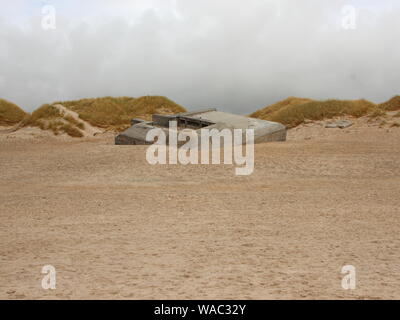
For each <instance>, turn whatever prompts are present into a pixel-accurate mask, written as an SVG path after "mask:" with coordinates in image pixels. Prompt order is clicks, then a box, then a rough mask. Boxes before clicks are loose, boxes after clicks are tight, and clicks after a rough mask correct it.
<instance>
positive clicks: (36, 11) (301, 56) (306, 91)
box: [0, 0, 400, 113]
mask: <svg viewBox="0 0 400 320" xmlns="http://www.w3.org/2000/svg"><path fill="white" fill-rule="evenodd" d="M32 3H33V4H32ZM65 3H66V2H61V1H41V2H39V1H36V2H32V1H29V3H28V1H21V0H20V1H18V7H19V8H20V11H18V12H16V11H15V10H13V11H12V15H10V14H7V13H9V12H8V11H7V8H4V9H5V10H3V14H1V15H0V66H1V67H0V97H3V98H7V99H9V100H11V101H13V102H15V103H17V104H19V105H21V106H22V107H24V108H25V109H27V110H32V109H34V108H36V107H37V106H39V105H40V104H42V103H45V102H51V101H56V100H66V99H75V98H81V97H91V96H93V97H94V96H106V95H113V96H119V95H128V96H141V95H147V94H157V95H165V96H168V97H170V98H172V99H174V100H175V101H177V102H178V103H181V104H182V105H184V106H186V107H187V108H197V107H211V106H213V107H218V108H220V109H222V110H230V111H233V112H238V113H250V112H252V111H254V110H255V109H257V108H259V107H262V106H265V105H267V104H269V103H272V102H274V101H276V100H279V99H282V98H285V97H287V96H291V95H296V96H302V97H313V98H320V99H326V98H344V99H345V98H362V97H363V98H367V99H371V100H373V101H383V100H386V99H388V98H390V97H391V96H392V95H394V94H398V93H399V92H398V90H399V88H398V83H400V79H399V78H400V65H399V63H398V57H399V56H400V45H399V44H398V41H397V39H399V36H400V21H399V20H398V19H397V17H398V16H399V13H400V8H399V5H398V4H396V2H395V1H381V3H382V5H381V6H378V7H376V5H375V6H372V4H371V3H370V2H368V1H367V2H363V3H364V4H361V2H360V1H353V2H352V1H350V2H348V1H342V0H335V1H321V0H305V1H297V2H295V1H290V0H279V1H278V0H269V1H268V0H249V1H246V2H243V1H239V0H218V1H215V0H213V1H212V0H202V1H195V0H182V1H179V0H178V1H174V0H171V1H166V0H162V1H161V0H146V1H141V0H138V1H123V0H120V1H112V2H111V1H104V0H100V1H92V0H88V1H85V2H83V3H84V4H81V2H78V1H68V2H67V3H68V5H66V4H65ZM44 4H52V5H54V7H55V8H56V14H57V15H56V18H57V20H56V23H57V24H56V29H55V30H43V29H42V27H41V19H42V13H41V7H42V6H43V5H44ZM348 4H350V5H354V6H355V8H356V10H357V13H358V15H357V20H356V29H355V30H345V29H343V27H342V19H343V13H342V7H343V6H344V5H348ZM10 10H11V9H10ZM10 12H11V11H10Z"/></svg>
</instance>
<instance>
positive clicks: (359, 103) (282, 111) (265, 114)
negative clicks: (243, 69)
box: [251, 98, 378, 128]
mask: <svg viewBox="0 0 400 320" xmlns="http://www.w3.org/2000/svg"><path fill="white" fill-rule="evenodd" d="M289 99H293V98H289ZM296 99H299V98H296ZM306 100H307V99H306ZM297 101H298V102H300V103H289V104H284V105H281V106H280V107H277V105H278V104H279V103H278V104H275V105H272V107H274V110H272V111H268V110H264V109H268V108H269V107H266V108H264V109H262V110H259V111H258V112H256V113H253V114H252V115H251V116H252V117H257V115H261V117H257V118H261V119H264V120H269V121H274V122H279V123H282V124H284V125H286V126H287V127H288V128H294V127H296V126H298V125H300V124H302V123H304V122H305V121H307V120H313V121H318V120H323V119H332V118H334V117H337V116H343V115H349V116H353V117H357V118H358V117H361V116H364V115H367V114H371V113H373V112H375V111H376V110H377V109H378V108H377V106H376V105H375V104H374V103H372V102H369V101H367V100H327V101H309V102H305V103H304V100H303V101H302V100H300V99H299V100H297Z"/></svg>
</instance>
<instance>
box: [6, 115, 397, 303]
mask: <svg viewBox="0 0 400 320" xmlns="http://www.w3.org/2000/svg"><path fill="white" fill-rule="evenodd" d="M39 131H40V130H39V129H29V128H28V129H22V130H20V131H18V132H15V133H2V134H0V166H1V173H0V221H1V224H0V259H1V262H0V298H1V299H400V232H399V231H400V209H399V208H400V196H399V195H400V170H399V169H400V129H399V128H389V127H386V128H379V127H378V126H377V125H369V124H367V123H366V122H362V121H359V122H356V123H355V125H354V126H352V127H350V128H348V129H345V130H340V129H325V128H324V127H323V126H322V125H318V124H310V125H303V126H301V127H299V128H296V129H292V130H291V131H290V132H289V134H288V141H287V142H283V143H267V144H260V145H256V148H255V158H256V159H255V171H254V173H253V174H252V175H251V176H247V177H238V176H235V174H234V168H235V166H233V165H232V166H231V165H209V166H205V165H198V166H193V165H192V166H182V165H176V166H174V165H165V166H163V165H156V166H151V165H149V164H148V163H147V162H146V158H145V151H146V147H145V146H115V145H113V135H111V134H106V135H100V136H98V137H95V138H82V139H73V138H66V137H53V136H52V135H51V134H50V133H46V134H44V133H41V132H39ZM49 264H50V265H53V266H54V267H55V268H56V271H57V278H56V279H57V288H56V290H44V289H42V287H41V280H42V278H43V275H42V274H41V269H42V267H43V266H44V265H49ZM344 265H354V266H355V267H356V270H357V289H356V290H348V291H346V290H343V289H342V286H341V280H342V277H343V275H342V274H341V268H342V267H343V266H344Z"/></svg>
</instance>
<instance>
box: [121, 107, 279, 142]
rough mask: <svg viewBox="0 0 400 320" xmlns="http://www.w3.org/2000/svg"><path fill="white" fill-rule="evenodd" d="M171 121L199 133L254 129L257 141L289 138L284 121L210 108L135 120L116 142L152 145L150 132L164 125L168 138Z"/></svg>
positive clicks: (180, 127)
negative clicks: (213, 130) (148, 137)
mask: <svg viewBox="0 0 400 320" xmlns="http://www.w3.org/2000/svg"><path fill="white" fill-rule="evenodd" d="M170 121H177V122H178V127H179V129H182V128H191V129H193V130H196V131H197V133H198V135H199V136H200V130H201V129H218V130H223V129H229V130H232V131H233V130H234V129H242V130H246V129H253V130H254V138H255V139H254V140H255V141H254V142H255V143H262V142H270V141H286V127H285V126H284V125H282V124H280V123H276V122H270V121H265V120H260V119H255V118H249V117H245V116H241V115H235V114H231V113H226V112H220V111H217V110H216V109H206V110H200V111H195V112H187V113H181V114H177V115H154V116H153V121H151V122H139V120H137V119H135V120H133V121H132V124H133V125H132V127H130V128H129V129H127V130H125V131H124V132H122V133H121V134H119V135H118V136H117V137H116V138H115V144H117V145H124V144H130V145H146V144H151V143H152V142H151V141H147V140H146V135H147V133H148V131H150V130H151V129H154V128H162V129H163V130H164V132H165V133H166V135H167V137H168V126H169V122H170ZM167 140H168V138H167ZM243 141H244V140H243Z"/></svg>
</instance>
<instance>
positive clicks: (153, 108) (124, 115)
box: [57, 96, 186, 129]
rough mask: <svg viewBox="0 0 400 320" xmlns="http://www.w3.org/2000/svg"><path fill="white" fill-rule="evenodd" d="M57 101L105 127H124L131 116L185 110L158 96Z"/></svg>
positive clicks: (84, 117)
mask: <svg viewBox="0 0 400 320" xmlns="http://www.w3.org/2000/svg"><path fill="white" fill-rule="evenodd" d="M57 103H59V104H62V105H63V106H64V107H66V108H68V109H70V110H72V111H75V112H77V113H78V114H79V117H80V118H81V119H82V120H85V121H87V122H89V123H90V124H91V125H93V126H96V127H100V128H106V129H115V128H120V127H126V126H129V124H130V121H131V119H133V118H144V119H150V118H151V115H152V114H155V113H160V114H174V113H180V112H185V111H186V110H185V108H183V107H182V106H180V105H178V104H176V103H175V102H173V101H171V100H169V99H168V98H166V97H159V96H145V97H141V98H131V97H118V98H114V97H104V98H93V99H81V100H76V101H64V102H57Z"/></svg>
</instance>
